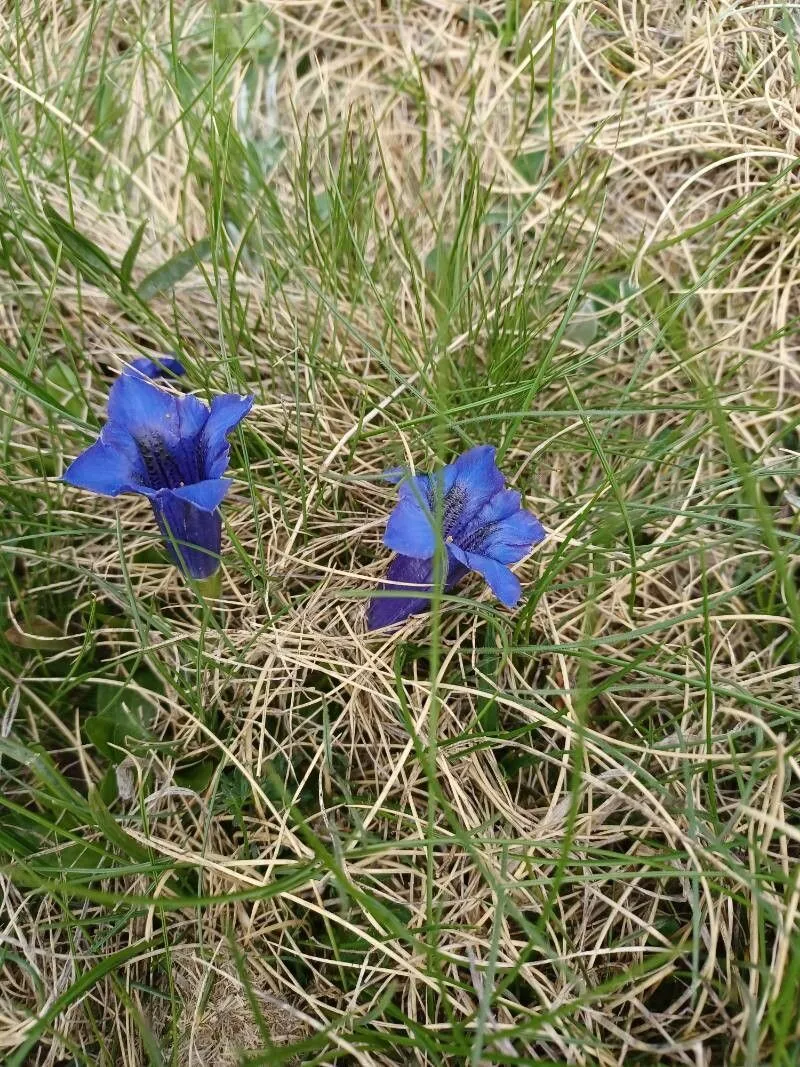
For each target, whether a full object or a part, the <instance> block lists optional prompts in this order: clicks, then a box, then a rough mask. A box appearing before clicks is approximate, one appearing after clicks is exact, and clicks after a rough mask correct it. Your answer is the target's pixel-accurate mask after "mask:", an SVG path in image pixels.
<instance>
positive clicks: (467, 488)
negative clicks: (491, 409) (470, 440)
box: [441, 445, 505, 540]
mask: <svg viewBox="0 0 800 1067" xmlns="http://www.w3.org/2000/svg"><path fill="white" fill-rule="evenodd" d="M494 455H495V450H494V448H493V447H492V446H491V445H478V446H477V447H476V448H471V449H470V450H469V451H468V452H464V453H463V455H461V456H459V457H458V459H456V460H455V461H454V462H453V463H451V464H449V465H448V466H447V467H445V468H444V470H443V471H442V472H441V477H442V480H443V489H444V533H445V535H446V536H452V537H454V538H456V540H458V537H459V534H460V533H461V532H462V531H463V530H465V529H467V528H468V527H469V526H470V524H471V523H472V522H473V521H474V519H475V516H476V515H477V514H478V512H479V511H480V510H481V509H482V508H483V506H484V505H485V504H486V503H487V502H488V501H489V500H491V498H492V497H493V496H494V495H495V494H496V493H499V492H500V490H501V489H502V488H503V486H504V485H505V479H504V477H503V475H502V474H501V472H500V471H499V470H498V469H497V464H496V463H495V461H494Z"/></svg>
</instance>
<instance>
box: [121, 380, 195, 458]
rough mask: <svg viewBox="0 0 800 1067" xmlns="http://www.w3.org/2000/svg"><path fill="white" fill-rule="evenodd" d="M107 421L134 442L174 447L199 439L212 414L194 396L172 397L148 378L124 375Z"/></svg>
mask: <svg viewBox="0 0 800 1067" xmlns="http://www.w3.org/2000/svg"><path fill="white" fill-rule="evenodd" d="M108 418H109V423H110V424H111V425H112V427H113V430H122V431H124V432H127V433H128V434H130V436H131V437H133V438H135V439H152V438H157V439H159V440H161V441H164V443H165V444H166V446H167V447H168V448H171V447H174V446H175V445H176V444H177V443H178V442H179V441H184V442H188V441H189V440H191V439H193V438H196V437H197V436H198V434H199V433H200V431H201V430H202V429H203V427H204V426H205V423H206V420H207V419H208V418H209V413H208V408H207V407H206V405H205V404H204V403H203V402H202V401H200V400H198V399H197V398H196V397H194V396H173V395H172V393H167V392H165V391H164V390H163V389H159V387H158V386H157V385H154V384H153V383H152V382H151V381H150V380H149V379H148V378H141V377H139V375H137V374H121V375H120V376H119V378H117V380H116V381H115V382H114V384H113V386H112V387H111V392H110V393H109V396H108Z"/></svg>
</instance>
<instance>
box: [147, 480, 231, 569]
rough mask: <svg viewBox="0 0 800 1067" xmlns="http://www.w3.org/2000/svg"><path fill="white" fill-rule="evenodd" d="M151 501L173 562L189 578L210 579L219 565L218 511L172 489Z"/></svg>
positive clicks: (219, 533)
mask: <svg viewBox="0 0 800 1067" xmlns="http://www.w3.org/2000/svg"><path fill="white" fill-rule="evenodd" d="M187 488H188V487H187ZM151 502H152V505H153V514H154V515H155V517H156V522H157V523H158V528H159V530H160V531H161V534H162V536H163V538H164V541H165V543H166V548H167V551H168V552H169V554H170V556H171V557H172V559H173V560H174V562H175V563H176V564H177V565H178V566H179V567H180V569H181V570H182V571H183V572H184V574H188V575H190V576H191V577H192V578H197V579H202V578H210V577H211V575H212V574H214V573H215V571H216V570H217V568H218V567H219V551H220V546H221V543H222V518H221V516H220V513H219V511H217V510H215V511H208V510H207V509H206V508H199V507H196V506H195V504H193V503H191V501H189V500H186V499H184V498H182V497H180V496H178V495H177V492H175V491H174V490H172V489H162V490H161V491H160V492H159V493H156V495H155V497H154V498H153V499H152V501H151Z"/></svg>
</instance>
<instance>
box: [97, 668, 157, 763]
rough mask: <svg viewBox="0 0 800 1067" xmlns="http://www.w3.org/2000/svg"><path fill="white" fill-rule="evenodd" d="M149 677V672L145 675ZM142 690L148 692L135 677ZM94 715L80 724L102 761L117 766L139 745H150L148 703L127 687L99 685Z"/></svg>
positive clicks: (150, 707) (150, 705) (140, 680)
mask: <svg viewBox="0 0 800 1067" xmlns="http://www.w3.org/2000/svg"><path fill="white" fill-rule="evenodd" d="M145 673H146V675H147V677H149V672H145ZM136 680H137V682H139V684H140V685H143V688H149V685H148V684H147V682H145V681H144V679H143V678H142V679H140V678H139V677H138V676H137V679H136ZM96 707H97V714H96V715H90V716H89V718H88V719H86V721H85V722H84V724H83V730H84V733H85V734H86V736H87V738H88V739H89V741H91V743H92V744H93V745H94V746H95V748H96V749H97V751H98V752H100V753H101V754H102V755H103V756H105V757H106V759H109V760H111V762H112V763H115V764H117V763H121V762H122V760H123V759H124V758H125V755H126V753H128V752H130V751H135V750H136V749H137V748H138V747H139V744H137V743H151V742H152V740H153V738H152V736H151V734H150V732H149V729H148V728H149V726H150V723H151V722H152V720H153V714H154V712H153V706H152V704H151V703H150V701H149V700H148V699H147V698H146V697H145V696H144V695H143V694H142V693H139V692H137V691H136V690H135V689H131V688H130V687H129V686H115V685H110V684H109V683H107V682H101V683H100V684H99V685H98V686H97V697H96Z"/></svg>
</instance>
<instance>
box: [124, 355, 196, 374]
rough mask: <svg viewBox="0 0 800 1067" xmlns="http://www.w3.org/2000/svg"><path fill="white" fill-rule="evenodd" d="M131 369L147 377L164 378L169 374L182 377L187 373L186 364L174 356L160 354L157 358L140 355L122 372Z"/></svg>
mask: <svg viewBox="0 0 800 1067" xmlns="http://www.w3.org/2000/svg"><path fill="white" fill-rule="evenodd" d="M130 370H134V371H138V372H139V374H143V375H144V376H145V378H162V377H164V376H165V375H167V374H174V375H175V376H176V377H180V376H181V375H182V374H185V373H186V368H185V367H184V365H183V364H182V363H181V361H180V360H179V359H175V357H174V356H159V357H158V359H157V360H155V359H148V358H147V357H146V356H140V357H139V358H138V359H135V360H133V362H132V363H131V364H130V366H129V367H126V368H125V370H124V371H123V372H122V373H123V374H125V373H126V371H130Z"/></svg>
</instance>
